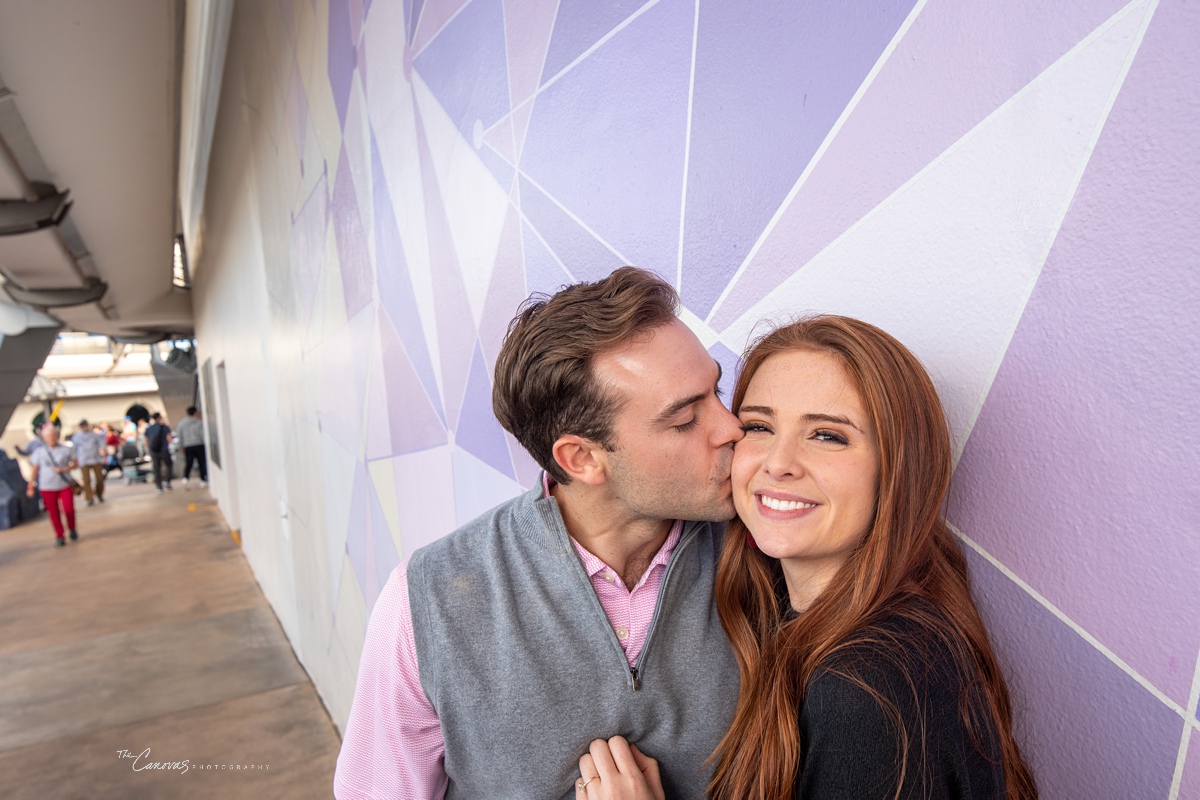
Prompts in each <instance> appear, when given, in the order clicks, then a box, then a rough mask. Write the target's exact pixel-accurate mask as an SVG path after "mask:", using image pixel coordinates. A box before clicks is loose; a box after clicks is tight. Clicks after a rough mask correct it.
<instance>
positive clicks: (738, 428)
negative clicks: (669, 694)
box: [716, 400, 746, 447]
mask: <svg viewBox="0 0 1200 800" xmlns="http://www.w3.org/2000/svg"><path fill="white" fill-rule="evenodd" d="M716 406H717V409H718V411H717V414H718V415H719V423H720V424H719V425H718V426H717V446H718V447H724V446H725V445H727V444H734V443H736V442H739V441H741V439H742V437H743V436H745V435H746V432H745V431H743V430H742V421H741V420H739V419H738V418H737V417H735V416H734V415H733V414H732V413H730V411H729V409H727V408H726V407H725V404H724V403H722V402H721V401H720V400H717V401H716Z"/></svg>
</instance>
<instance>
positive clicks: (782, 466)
mask: <svg viewBox="0 0 1200 800" xmlns="http://www.w3.org/2000/svg"><path fill="white" fill-rule="evenodd" d="M800 456H801V454H800V452H799V449H798V448H797V447H796V446H795V445H794V444H792V443H790V442H787V441H784V440H783V439H782V437H776V441H775V442H774V443H773V446H772V447H771V450H770V452H768V453H767V457H766V458H765V459H763V470H764V471H766V473H767V474H768V475H770V476H771V477H772V478H776V479H783V478H798V477H800V476H801V475H803V474H804V467H803V465H802V463H801V460H802V459H801V457H800Z"/></svg>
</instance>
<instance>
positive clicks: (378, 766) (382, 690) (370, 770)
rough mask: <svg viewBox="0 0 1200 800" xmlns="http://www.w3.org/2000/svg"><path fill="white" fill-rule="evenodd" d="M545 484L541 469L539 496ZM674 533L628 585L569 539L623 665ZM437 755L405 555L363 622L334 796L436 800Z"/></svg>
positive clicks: (436, 729)
mask: <svg viewBox="0 0 1200 800" xmlns="http://www.w3.org/2000/svg"><path fill="white" fill-rule="evenodd" d="M550 485H551V484H550V481H549V476H548V475H546V474H545V473H543V481H542V487H543V491H544V492H545V493H546V495H549V493H550ZM682 531H683V523H682V522H679V521H676V522H675V524H674V525H673V526H672V527H671V532H670V533H669V534H668V535H667V540H666V542H664V543H663V546H662V547H661V548H659V551H658V553H656V554H655V556H654V559H653V560H652V561H651V562H650V567H649V568H648V569H647V570H646V572H645V573H644V574H643V575H642V577H641V580H639V581H638V584H637V586H634V587H633V589H629V588H628V587H626V586H625V584H624V582H623V581H622V580H621V576H620V575H618V574H617V572H616V570H614V569H612V568H610V567H609V566H608V565H607V564H605V563H604V562H603V561H601V560H600V559H599V558H597V557H596V556H595V555H593V554H592V553H590V552H588V551H587V550H585V549H584V548H583V546H582V545H580V544H579V542H577V541H575V540H574V539H573V538H572V539H571V543H572V544H574V545H575V550H576V552H578V553H579V560H580V561H581V562H582V563H583V568H584V570H585V571H586V572H587V574H588V575H589V576H591V579H592V587H593V588H594V589H595V591H596V596H597V597H598V598H600V605H601V606H603V608H604V613H605V614H606V615H608V621H609V623H610V624H611V625H612V627H613V631H614V632H615V633H616V634H617V639H618V641H620V643H621V647H622V648H623V649H624V650H625V657H626V658H627V659H628V660H629V665H630V666H631V667H632V666H635V665H636V664H637V658H638V655H639V654H640V653H641V652H642V645H643V644H644V643H645V642H646V633H647V632H648V630H649V628H650V621H651V620H652V619H653V618H654V607H655V604H656V603H657V601H658V590H659V588H660V587H661V586H662V580H663V574H664V573H665V572H666V568H667V562H668V561H670V560H671V553H673V552H674V551H675V546H676V545H677V544H678V543H679V537H680V534H681V532H682ZM444 753H445V740H444V738H443V737H442V726H441V723H440V722H439V721H438V717H437V712H436V711H434V710H433V706H432V705H430V703H429V699H428V698H427V697H426V696H425V690H424V689H422V688H421V678H420V673H419V672H418V670H417V646H416V642H415V640H414V638H413V624H412V609H411V608H410V606H409V602H408V559H407V558H406V559H404V560H403V561H401V562H400V565H399V566H398V567H396V569H395V570H394V571H393V572H392V575H391V577H390V578H388V582H387V584H386V585H385V586H384V587H383V591H381V592H380V594H379V599H378V600H376V601H375V608H374V610H372V612H371V621H370V623H368V625H367V636H366V641H365V642H364V643H363V651H362V659H361V661H360V662H359V666H358V684H357V685H356V687H355V689H354V703H353V705H352V706H351V708H350V718H349V720H348V721H347V722H346V735H345V738H344V739H343V740H342V750H341V753H339V754H338V763H337V773H336V774H335V776H334V779H333V791H334V794H335V795H336V796H337V797H338V798H339V799H340V800H356V799H358V798H373V799H374V798H385V797H387V798H391V797H398V798H414V799H416V798H420V799H422V800H423V799H424V798H440V797H442V796H443V795H444V794H445V792H446V773H445V771H444V770H443V767H442V759H443V756H444Z"/></svg>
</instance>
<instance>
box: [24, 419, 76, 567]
mask: <svg viewBox="0 0 1200 800" xmlns="http://www.w3.org/2000/svg"><path fill="white" fill-rule="evenodd" d="M42 441H43V442H44V443H45V447H39V448H38V449H36V450H34V451H33V455H31V456H30V457H29V463H30V465H31V466H32V467H33V473H32V474H31V475H30V476H29V485H28V486H27V487H26V488H25V494H27V495H29V496H30V497H33V492H34V487H35V486H36V487H37V490H38V491H40V492H41V493H42V502H43V503H45V504H46V513H47V514H48V515H49V516H50V524H51V525H53V526H54V537H55V538H54V546H55V547H62V546H63V545H65V544H66V543H67V540H66V539H65V538H64V537H63V524H62V520H61V519H59V515H58V507H59V506H60V505H61V506H62V510H63V513H64V514H65V515H66V517H67V530H68V531H69V532H70V534H71V540H72V541H74V540H75V539H78V538H79V534H78V533H77V532H76V531H75V495H74V493H73V492H72V490H71V482H70V480H69V477H70V474H71V470H72V469H73V468H74V467H75V458H74V456H72V454H71V448H69V447H67V446H66V445H65V444H64V445H60V444H59V443H58V428H55V427H54V426H53V425H43V426H42Z"/></svg>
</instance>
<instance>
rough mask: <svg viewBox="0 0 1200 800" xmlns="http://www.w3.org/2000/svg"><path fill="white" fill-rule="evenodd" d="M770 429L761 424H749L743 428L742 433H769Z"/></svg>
mask: <svg viewBox="0 0 1200 800" xmlns="http://www.w3.org/2000/svg"><path fill="white" fill-rule="evenodd" d="M768 432H769V429H768V428H767V426H766V425H763V424H762V423H761V422H747V423H746V424H745V425H743V426H742V433H768Z"/></svg>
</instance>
